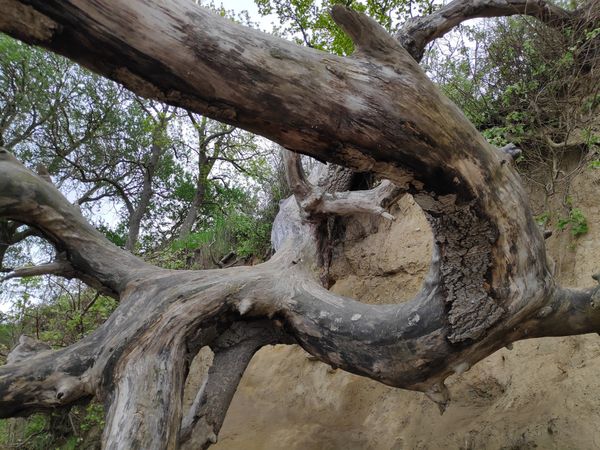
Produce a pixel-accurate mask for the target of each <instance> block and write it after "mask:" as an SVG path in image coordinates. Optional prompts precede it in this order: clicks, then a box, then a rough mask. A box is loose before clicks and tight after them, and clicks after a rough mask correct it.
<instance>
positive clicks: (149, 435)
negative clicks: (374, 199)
mask: <svg viewBox="0 0 600 450" xmlns="http://www.w3.org/2000/svg"><path fill="white" fill-rule="evenodd" d="M0 6H2V9H3V11H5V12H6V14H5V15H4V16H3V17H2V18H0V29H1V30H3V31H6V32H8V33H9V34H11V35H13V36H15V37H18V38H20V39H22V40H25V41H27V42H30V43H36V44H39V45H42V46H44V47H46V48H48V49H50V50H53V51H56V52H59V53H61V54H64V55H66V56H69V57H71V58H73V59H75V60H77V61H78V62H80V63H82V64H84V65H86V66H88V67H90V68H91V69H93V70H95V71H97V72H99V73H101V74H104V75H106V76H108V77H110V78H113V79H115V80H116V81H119V82H121V83H123V84H125V85H126V86H128V87H129V88H131V89H132V90H134V91H136V92H137V93H139V94H142V95H146V96H149V97H152V98H157V99H159V100H163V101H166V102H169V103H172V104H175V105H179V106H183V107H186V108H189V109H191V110H193V111H196V112H199V113H202V114H206V115H207V116H209V117H212V118H215V119H220V120H224V121H226V122H228V123H230V124H233V125H236V126H240V127H243V128H246V129H248V130H250V131H254V132H256V133H259V134H261V135H263V136H266V137H268V138H270V139H273V140H275V141H277V142H278V143H280V144H281V145H283V146H285V147H286V148H288V149H291V150H293V151H296V152H301V153H305V154H309V155H312V156H315V157H317V158H318V159H320V160H324V161H329V162H333V163H337V164H342V165H345V166H347V167H350V168H352V169H355V170H360V171H370V172H373V173H375V174H377V175H379V176H381V177H383V178H388V179H390V180H391V181H393V182H394V183H395V184H396V185H397V186H398V188H400V189H403V190H404V191H406V192H409V193H411V194H412V195H413V196H414V198H415V200H416V201H417V203H418V204H419V205H420V206H421V208H422V209H423V211H424V212H425V214H426V216H427V218H428V220H429V221H430V223H431V225H432V230H433V234H434V240H435V242H434V251H433V259H432V263H431V269H430V273H429V276H428V278H427V280H426V282H425V283H424V285H423V289H422V290H421V292H420V293H419V294H418V295H417V296H416V297H415V298H414V299H413V300H412V301H410V302H407V303H403V304H400V305H366V304H362V303H360V302H358V301H356V300H353V299H349V298H344V297H340V296H337V295H334V294H332V293H330V292H329V291H327V290H325V289H323V288H322V287H321V286H320V285H319V283H318V282H317V281H316V276H315V273H314V271H312V270H311V269H310V268H311V267H314V263H315V253H316V248H315V247H316V246H315V242H314V239H312V236H311V234H310V233H304V232H303V231H304V228H303V226H302V219H301V218H300V217H299V218H298V223H299V224H300V225H299V228H298V229H297V230H296V229H293V230H292V232H291V233H289V234H288V239H287V240H286V242H281V243H280V245H279V249H278V251H277V253H276V255H275V257H274V258H273V259H272V260H271V261H269V262H267V263H264V264H262V265H259V266H255V267H252V268H235V269H222V270H214V271H171V270H164V269H160V268H157V267H153V266H151V265H149V264H146V263H144V262H143V261H141V260H140V259H138V258H136V257H134V256H133V255H131V254H129V253H128V252H125V251H123V250H121V249H119V248H117V247H115V246H114V245H112V244H111V243H109V242H108V241H107V240H106V239H105V238H104V237H103V236H102V235H101V234H100V233H98V232H97V231H95V230H94V229H93V228H92V227H91V226H90V225H89V224H87V222H86V221H85V220H84V219H83V217H82V216H81V214H80V213H79V212H78V211H77V210H76V208H74V207H73V206H72V205H70V204H69V203H68V201H67V200H66V199H64V197H62V195H61V194H60V193H59V192H58V191H57V190H56V188H54V187H53V186H51V185H50V184H49V183H47V182H46V181H44V180H43V179H42V178H40V177H38V176H37V175H35V174H34V173H32V172H30V171H28V170H27V169H26V168H25V167H23V166H22V165H20V164H19V163H18V162H16V161H15V160H14V158H12V157H11V155H10V154H8V153H7V152H6V151H2V152H0V217H3V218H9V219H13V220H18V221H19V222H22V223H25V224H28V225H31V226H33V227H35V228H36V229H38V230H39V231H40V233H41V234H42V235H43V236H45V237H46V238H47V239H48V240H49V241H50V242H52V243H53V244H54V245H55V247H56V248H57V249H58V250H59V251H61V252H64V254H65V255H66V258H67V261H68V262H69V263H70V265H71V266H72V267H73V268H74V269H75V276H78V277H80V278H82V279H84V278H87V280H88V281H93V282H94V283H96V284H98V285H101V286H104V287H105V288H106V289H110V290H111V291H112V292H114V293H115V295H117V296H119V298H120V300H121V302H120V305H119V306H118V308H117V309H116V311H115V312H114V313H113V315H112V316H111V317H110V318H109V319H108V320H107V321H106V322H105V323H104V324H103V325H102V326H101V327H99V328H98V329H97V330H96V331H95V332H94V333H92V334H91V335H89V336H87V337H86V338H84V339H82V340H81V341H80V342H78V343H77V344H74V345H73V346H70V347H68V348H65V349H61V350H58V351H51V350H48V349H45V348H41V347H39V346H37V345H36V344H32V343H31V342H28V341H27V340H26V339H25V340H24V342H23V343H22V345H23V346H22V347H20V349H17V350H16V351H15V353H14V354H12V356H11V363H10V364H7V365H6V366H3V367H0V416H2V417H9V416H14V415H22V414H30V413H31V412H33V411H37V410H48V409H52V408H55V407H59V406H65V405H69V404H72V403H74V402H77V401H81V400H85V399H87V398H89V397H90V396H94V395H95V396H98V397H99V398H102V399H104V401H105V402H106V404H107V419H106V428H105V433H104V437H103V445H104V447H105V448H148V449H152V448H156V449H159V448H160V449H162V448H176V447H177V446H179V445H182V444H183V445H185V436H187V435H188V434H189V427H190V422H191V423H192V424H193V419H191V420H189V419H186V420H185V421H184V423H185V427H184V430H183V433H181V426H182V420H183V417H184V412H183V411H182V399H181V391H182V386H183V382H184V380H185V376H186V364H185V361H187V360H188V359H189V357H190V356H193V355H194V354H195V353H196V352H197V351H198V350H199V348H200V347H201V346H204V345H209V346H210V345H211V344H213V345H215V348H221V349H222V350H221V356H219V358H221V360H222V362H221V363H220V364H218V365H217V366H215V369H214V370H213V378H212V380H211V379H210V374H209V380H207V383H208V384H207V386H213V387H216V388H219V387H223V388H224V389H214V388H213V389H208V390H207V391H205V392H204V393H203V394H201V395H200V399H202V396H203V395H207V396H209V397H208V398H207V399H206V401H207V403H206V404H211V405H213V406H212V408H213V410H211V411H210V415H212V417H213V418H214V419H211V420H213V422H212V423H213V424H216V425H217V426H216V427H214V426H209V427H200V428H201V430H196V433H195V434H197V433H199V434H203V433H204V434H205V435H204V436H195V438H198V439H200V440H201V441H202V442H210V441H211V438H212V436H211V435H209V434H208V433H213V434H214V433H215V431H214V429H216V428H218V421H219V420H221V419H219V417H222V416H223V415H224V411H225V410H226V408H227V406H228V401H227V397H228V396H229V395H230V394H231V389H230V387H227V386H225V385H223V386H219V384H218V383H216V384H215V380H216V378H215V376H214V373H218V372H219V370H229V371H230V372H229V374H230V375H231V380H233V381H232V382H231V383H229V385H230V386H231V385H235V383H236V382H237V381H236V380H239V376H241V372H242V371H243V367H240V366H236V365H232V364H231V359H230V358H229V359H228V357H227V353H228V351H227V350H225V349H223V347H222V346H221V344H219V338H220V337H221V336H224V335H226V334H227V333H228V332H230V331H228V330H232V329H233V328H234V327H235V326H237V325H236V324H238V323H240V322H242V323H245V322H249V321H257V320H266V321H269V322H270V323H271V324H272V326H273V327H275V329H277V330H278V333H282V334H283V335H284V336H285V338H286V341H287V340H288V339H289V342H297V343H299V344H300V345H302V346H303V347H304V348H305V349H306V350H307V351H309V352H310V353H311V354H313V355H315V356H316V357H317V358H319V359H320V360H322V361H324V362H327V363H328V364H331V365H332V366H335V367H340V368H342V369H344V370H347V371H350V372H353V373H356V374H360V375H364V376H367V377H370V378H372V379H375V380H378V381H381V382H383V383H386V384H388V385H391V386H396V387H402V388H407V389H413V390H418V391H422V392H426V393H427V394H428V395H429V396H430V398H432V399H433V400H434V401H436V402H438V403H439V404H440V407H443V406H444V405H445V403H446V402H447V401H448V395H447V394H448V393H447V390H446V389H445V387H444V384H443V380H444V379H445V378H446V377H447V376H449V375H450V374H452V373H462V372H463V371H464V370H465V367H470V366H471V365H473V364H475V363H476V362H477V361H479V360H481V359H482V358H484V357H485V356H487V355H489V354H490V353H492V352H493V351H495V350H496V349H498V348H500V347H502V346H505V345H507V344H509V343H510V342H513V341H515V340H518V339H524V338H528V337H538V336H546V335H567V334H580V333H585V332H591V331H596V332H597V331H598V330H600V308H599V307H598V304H600V301H599V300H598V298H600V297H599V294H598V292H599V290H598V288H597V287H594V288H590V289H587V290H580V291H573V290H565V289H561V288H560V287H558V286H556V285H555V283H554V280H553V278H552V276H551V274H550V271H549V270H548V266H547V262H546V255H545V248H544V241H543V238H542V236H541V234H540V231H539V229H538V228H537V226H536V224H535V221H534V220H533V217H532V215H531V212H530V209H529V206H528V200H527V196H526V195H525V192H524V190H523V188H522V186H521V183H520V180H519V177H518V175H517V174H516V173H515V171H514V168H512V167H511V165H510V164H503V158H502V157H501V156H500V155H499V153H498V152H497V151H496V149H495V148H493V147H492V146H491V145H489V144H488V143H487V142H486V141H485V140H484V139H483V137H482V136H481V135H480V134H479V133H478V132H477V131H476V130H475V128H474V127H473V126H472V124H470V123H469V122H468V120H467V119H466V118H465V117H464V115H463V114H462V113H461V112H460V111H459V110H458V109H457V108H456V107H455V106H454V105H453V104H452V103H451V102H450V101H449V100H448V99H446V98H445V97H444V96H443V95H442V94H441V93H440V92H439V91H438V89H437V88H436V87H435V86H434V85H433V84H432V83H431V81H430V80H428V79H427V77H426V76H425V74H424V73H423V71H422V70H421V69H420V67H419V66H418V65H417V64H416V62H415V61H414V59H413V58H412V57H411V56H410V55H409V53H408V52H407V51H406V50H405V49H404V48H403V47H402V46H401V45H400V44H399V42H398V41H397V40H395V39H393V38H391V37H390V36H388V35H387V34H386V33H385V32H384V31H383V29H381V28H380V27H379V26H378V25H377V24H376V23H375V22H374V21H372V20H371V19H368V18H367V17H365V16H363V15H360V14H358V13H355V12H353V11H350V10H347V9H344V8H342V7H339V6H338V7H334V9H333V12H332V14H333V17H334V19H335V20H336V22H337V23H338V24H339V25H340V26H341V27H342V28H343V29H344V30H345V32H346V33H348V35H349V36H350V37H351V38H352V39H353V40H354V41H355V43H356V46H357V52H356V53H355V54H354V55H352V56H350V57H346V58H341V57H337V56H332V55H327V54H325V53H322V52H319V51H316V50H313V49H307V48H301V47H298V46H295V45H294V44H291V43H289V42H285V41H282V40H280V39H277V38H274V37H272V36H267V35H265V34H262V33H260V32H257V31H254V30H249V29H243V28H241V27H240V26H239V25H236V24H233V23H231V22H228V21H226V20H225V19H223V18H220V17H217V16H215V15H213V14H212V13H210V12H208V11H206V10H204V9H202V8H199V7H197V6H196V5H194V4H193V3H191V2H185V1H173V2H170V3H169V4H168V5H164V4H162V3H161V2H158V1H151V0H148V1H125V0H120V1H117V0H115V1H113V2H110V3H108V2H106V1H100V0H88V1H84V0H70V1H61V2H58V1H52V2H47V1H41V0H29V1H27V2H25V1H23V2H20V1H16V0H0ZM300 187H301V186H300ZM296 211H297V214H300V211H299V210H296ZM294 230H295V231H298V232H294ZM269 342H270V341H269ZM242 347H243V346H242ZM233 348H235V345H234V346H233ZM253 349H254V344H253V345H251V346H250V349H247V348H246V349H244V348H241V347H240V348H237V350H230V351H233V352H234V353H235V352H237V351H239V352H241V353H240V354H241V355H242V356H243V355H246V356H243V357H242V356H240V358H241V360H242V362H243V361H245V359H247V358H248V355H249V354H250V353H251V352H252V351H253ZM219 358H217V361H218V360H219ZM243 365H244V364H242V366H243ZM211 396H214V397H211ZM200 402H202V400H200ZM196 411H200V414H196V413H195V412H192V415H193V416H195V415H196V416H199V417H206V416H203V414H205V412H202V407H201V406H200V407H197V409H196ZM186 417H187V416H186ZM192 427H193V425H192ZM193 428H194V429H195V427H193ZM217 431H218V430H217Z"/></svg>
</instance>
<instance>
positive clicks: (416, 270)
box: [214, 170, 600, 450]
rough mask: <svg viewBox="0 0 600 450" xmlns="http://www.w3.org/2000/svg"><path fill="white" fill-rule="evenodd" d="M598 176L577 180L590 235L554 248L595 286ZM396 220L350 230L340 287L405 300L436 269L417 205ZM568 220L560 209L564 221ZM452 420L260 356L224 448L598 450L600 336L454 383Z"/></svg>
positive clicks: (573, 280)
mask: <svg viewBox="0 0 600 450" xmlns="http://www.w3.org/2000/svg"><path fill="white" fill-rule="evenodd" d="M599 187H600V170H597V171H590V170H586V171H585V172H584V173H583V174H582V175H580V176H579V177H578V178H577V179H576V180H575V182H574V184H573V188H572V190H571V193H572V194H571V196H572V200H571V201H572V203H573V205H574V206H576V207H579V208H580V209H581V210H582V211H583V212H584V214H585V215H586V217H587V218H588V224H589V232H588V233H587V234H586V235H585V236H582V237H580V238H578V239H574V238H572V237H571V236H570V234H569V231H568V230H565V231H562V232H555V234H554V236H553V237H551V238H550V239H549V241H548V247H549V251H550V253H551V255H552V256H553V258H554V259H555V260H556V262H557V265H556V271H557V274H558V275H559V277H560V279H561V280H562V281H563V282H564V283H565V284H567V285H571V286H589V285H591V284H592V283H593V280H592V279H591V275H592V274H593V273H595V272H597V271H599V270H600V268H599V267H598V263H597V262H598V254H600V195H598V192H599ZM395 213H396V215H397V217H398V218H397V220H396V221H395V222H394V223H391V224H390V223H389V222H388V223H385V222H377V221H373V220H371V219H369V218H366V217H365V218H364V219H363V220H361V221H359V222H356V223H353V224H350V225H349V227H348V232H347V237H349V238H350V239H349V241H348V242H346V244H345V245H344V247H343V248H339V249H338V251H337V254H336V258H335V261H336V262H335V265H334V267H333V274H334V276H335V277H336V278H338V281H337V283H336V284H335V285H334V287H333V288H332V290H334V291H336V292H338V293H342V294H345V295H351V296H353V297H354V298H357V299H361V300H362V301H365V302H369V303H384V302H392V301H402V300H403V299H406V298H409V297H410V296H411V295H412V294H413V293H414V292H415V291H417V290H418V288H419V285H420V281H421V279H422V277H423V275H424V273H425V272H426V270H427V267H428V260H429V254H430V251H431V249H430V242H429V241H430V234H429V230H428V226H427V224H426V223H425V221H424V219H423V217H422V215H421V213H420V211H419V209H418V207H416V206H415V205H414V203H413V202H412V201H411V200H410V199H409V198H406V199H403V200H401V202H399V204H398V206H397V210H396V211H395ZM558 215H560V212H559V213H557V214H556V216H558ZM448 386H449V389H450V392H451V395H452V403H451V405H450V406H449V408H448V409H447V411H446V413H445V414H444V415H443V416H440V414H439V412H438V409H437V406H436V405H434V404H432V402H430V401H429V400H428V399H427V398H426V397H425V396H424V395H422V394H418V393H413V392H407V391H401V390H397V389H392V388H388V387H386V386H383V385H381V384H379V383H376V382H374V381H371V380H368V379H364V378H361V377H358V376H354V375H351V374H347V373H344V372H342V371H339V370H331V368H330V367H329V366H327V365H325V364H322V363H320V362H316V361H311V360H309V359H308V358H307V356H306V353H305V352H304V351H303V350H302V349H300V348H297V347H285V346H278V347H275V348H267V349H263V350H261V351H260V352H259V353H258V354H257V355H256V356H255V358H254V359H253V361H252V363H251V366H250V367H249V369H248V371H247V372H246V374H245V375H244V378H243V380H242V383H241V385H240V388H239V389H238V392H237V394H236V396H235V399H234V401H233V404H232V405H231V408H230V410H229V413H228V416H227V419H226V421H225V424H224V427H223V430H222V433H221V437H220V442H219V443H218V444H217V445H216V446H215V447H214V448H216V449H228V450H231V449H244V450H252V449H263V450H271V449H272V450H275V449H277V450H278V449H285V450H295V449H303V450H310V449H440V448H450V449H529V448H544V449H552V448H556V449H594V448H600V425H599V424H600V338H599V337H598V336H597V335H587V336H578V337H568V338H546V339H538V340H531V341H524V342H519V343H516V344H515V345H514V348H513V350H512V351H509V350H508V349H503V350H501V351H499V352H497V353H496V354H494V355H492V356H490V357H489V358H487V359H486V360H484V361H482V362H480V363H479V364H477V365H476V366H475V367H473V368H472V369H471V370H470V371H469V372H467V373H465V374H463V375H462V376H460V377H453V378H450V379H449V380H448Z"/></svg>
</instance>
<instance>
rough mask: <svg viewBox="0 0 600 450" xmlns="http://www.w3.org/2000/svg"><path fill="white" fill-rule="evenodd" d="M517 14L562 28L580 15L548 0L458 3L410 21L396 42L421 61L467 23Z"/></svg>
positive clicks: (485, 0)
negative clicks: (433, 43)
mask: <svg viewBox="0 0 600 450" xmlns="http://www.w3.org/2000/svg"><path fill="white" fill-rule="evenodd" d="M516 14H524V15H528V16H532V17H535V18H537V19H539V20H541V21H542V22H544V23H545V24H547V25H548V26H552V27H556V28H561V27H563V26H565V25H568V24H569V23H571V22H572V21H573V20H574V19H575V18H576V17H577V16H578V14H579V12H573V11H567V10H565V9H563V8H560V7H558V6H555V5H553V4H551V3H549V2H546V1H545V0H482V1H479V0H477V1H476V0H454V1H452V2H450V3H448V4H447V5H445V6H442V7H441V8H440V9H438V10H437V11H435V12H434V13H432V14H429V15H426V16H420V17H416V18H412V19H409V20H408V21H407V22H406V23H405V24H404V26H403V27H402V28H401V29H400V30H399V31H398V33H397V34H396V38H397V39H398V40H399V41H400V43H401V44H402V46H403V47H404V48H405V49H406V50H408V52H409V53H410V54H411V55H412V56H413V58H415V60H417V61H420V60H421V58H422V57H423V52H424V50H425V47H426V46H427V44H429V43H430V42H431V41H433V40H435V39H437V38H439V37H442V36H443V35H444V34H446V33H447V32H449V31H450V30H452V29H453V28H454V27H456V26H458V25H460V24H461V23H462V22H464V21H466V20H469V19H475V18H488V17H503V16H513V15H516Z"/></svg>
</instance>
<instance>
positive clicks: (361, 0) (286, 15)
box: [255, 0, 437, 55]
mask: <svg viewBox="0 0 600 450" xmlns="http://www.w3.org/2000/svg"><path fill="white" fill-rule="evenodd" d="M255 3H256V5H257V7H258V11H259V13H260V14H262V15H268V14H275V15H276V16H277V17H278V18H279V22H280V23H281V25H280V26H278V27H277V28H275V30H274V31H275V32H276V33H277V34H280V35H282V36H284V37H288V38H291V39H293V40H294V41H295V42H296V43H298V44H301V45H306V46H308V47H313V48H317V49H319V50H324V51H327V52H330V53H335V54H338V55H350V54H351V53H352V52H353V51H354V44H353V43H352V41H351V40H350V38H348V36H347V35H346V34H345V33H344V32H343V31H342V30H341V29H340V28H339V27H338V26H337V25H336V24H335V22H334V21H333V20H332V18H331V15H330V14H329V11H330V10H331V7H332V6H333V5H335V4H343V5H345V6H348V7H350V8H352V9H354V10H356V11H360V12H363V13H365V14H367V15H369V16H370V17H372V18H374V19H375V20H376V21H377V22H379V23H380V24H381V25H382V26H383V27H384V28H385V29H386V30H387V31H389V32H390V33H393V32H395V31H396V30H397V29H398V25H399V24H400V23H401V22H403V21H404V20H406V18H408V17H410V16H412V15H421V14H426V13H430V12H432V11H433V10H434V9H435V8H436V4H437V2H434V1H432V0H413V1H410V2H409V1H406V0H389V1H385V2H380V1H377V0H322V1H314V0H255Z"/></svg>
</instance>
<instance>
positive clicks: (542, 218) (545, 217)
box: [535, 212, 550, 227]
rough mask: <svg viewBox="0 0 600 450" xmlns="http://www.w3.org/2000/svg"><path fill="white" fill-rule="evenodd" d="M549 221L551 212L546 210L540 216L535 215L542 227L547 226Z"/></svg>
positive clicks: (536, 220)
mask: <svg viewBox="0 0 600 450" xmlns="http://www.w3.org/2000/svg"><path fill="white" fill-rule="evenodd" d="M549 221H550V213H549V212H544V213H542V214H540V215H539V216H535V222H536V223H537V224H538V225H539V226H540V227H544V226H546V225H547V224H548V222H549Z"/></svg>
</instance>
